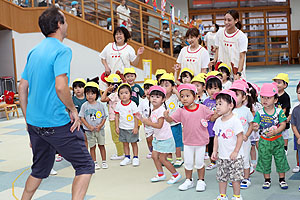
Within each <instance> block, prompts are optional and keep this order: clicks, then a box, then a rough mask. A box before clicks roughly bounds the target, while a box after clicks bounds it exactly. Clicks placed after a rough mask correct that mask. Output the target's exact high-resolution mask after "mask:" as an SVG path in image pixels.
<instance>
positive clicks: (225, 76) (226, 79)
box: [218, 63, 232, 90]
mask: <svg viewBox="0 0 300 200" xmlns="http://www.w3.org/2000/svg"><path fill="white" fill-rule="evenodd" d="M218 70H219V72H222V88H223V89H226V90H227V89H229V88H230V87H231V85H232V82H231V81H230V73H231V69H230V67H228V65H226V63H221V64H220V65H219V66H218Z"/></svg>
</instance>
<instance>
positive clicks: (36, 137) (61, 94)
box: [19, 7, 95, 200]
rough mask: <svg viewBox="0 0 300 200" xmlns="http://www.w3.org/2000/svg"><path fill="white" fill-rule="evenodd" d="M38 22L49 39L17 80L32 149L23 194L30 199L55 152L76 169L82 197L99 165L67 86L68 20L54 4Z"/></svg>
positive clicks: (74, 189)
mask: <svg viewBox="0 0 300 200" xmlns="http://www.w3.org/2000/svg"><path fill="white" fill-rule="evenodd" d="M39 26H40V29H41V31H42V33H43V34H44V35H45V37H46V38H45V39H44V40H43V41H42V42H41V43H39V44H38V45H37V46H36V47H34V48H33V49H32V50H31V51H30V52H29V54H28V57H27V63H26V66H25V69H24V72H23V73H22V79H21V81H20V85H19V98H20V105H21V109H22V111H23V114H24V117H25V120H26V123H27V129H28V133H29V136H30V142H31V145H32V152H33V165H32V167H31V169H32V172H31V174H30V176H29V177H28V179H27V182H26V185H25V189H24V192H23V195H22V199H24V200H27V199H31V198H32V196H33V195H34V193H35V191H36V190H37V188H38V187H39V185H40V183H41V181H42V179H44V178H47V177H48V176H49V174H50V171H51V169H52V167H53V164H54V159H55V153H56V151H58V152H59V153H60V154H61V155H62V156H63V157H64V158H66V160H68V161H70V162H71V164H72V166H73V167H74V169H75V171H76V176H75V178H74V182H73V187H72V196H73V198H74V199H84V197H85V194H86V191H87V188H88V184H89V182H90V179H91V175H92V174H93V173H94V171H95V165H94V162H93V160H92V158H91V156H90V154H89V152H88V150H87V148H86V146H85V144H84V135H83V133H82V131H81V130H80V120H79V117H78V112H77V109H76V108H75V106H74V104H73V101H72V98H71V95H70V90H69V87H68V83H69V76H70V62H71V59H72V51H71V49H70V48H69V47H67V46H66V45H64V44H63V43H62V41H63V39H64V38H65V37H66V36H67V28H68V24H67V22H66V18H65V16H64V14H63V13H62V12H61V11H59V10H58V9H57V8H56V7H51V8H49V9H47V10H45V11H44V12H43V13H42V14H41V16H40V17H39ZM67 110H68V111H67ZM73 198H72V199H73Z"/></svg>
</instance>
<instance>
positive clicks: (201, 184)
mask: <svg viewBox="0 0 300 200" xmlns="http://www.w3.org/2000/svg"><path fill="white" fill-rule="evenodd" d="M205 189H206V184H205V182H204V181H202V180H198V181H197V186H196V191H197V192H203V191H205Z"/></svg>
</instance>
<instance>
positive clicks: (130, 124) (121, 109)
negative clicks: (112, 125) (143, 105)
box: [115, 100, 138, 130]
mask: <svg viewBox="0 0 300 200" xmlns="http://www.w3.org/2000/svg"><path fill="white" fill-rule="evenodd" d="M137 112H138V108H137V106H136V104H135V103H134V102H133V101H131V100H130V101H129V103H128V104H123V103H122V101H119V102H118V103H117V106H116V108H115V113H116V114H119V115H120V117H119V128H121V129H124V130H132V129H134V115H135V114H136V113H137Z"/></svg>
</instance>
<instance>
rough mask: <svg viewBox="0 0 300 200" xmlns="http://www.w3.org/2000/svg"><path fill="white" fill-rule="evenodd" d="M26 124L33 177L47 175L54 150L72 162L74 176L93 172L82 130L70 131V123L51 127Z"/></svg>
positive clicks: (93, 167)
mask: <svg viewBox="0 0 300 200" xmlns="http://www.w3.org/2000/svg"><path fill="white" fill-rule="evenodd" d="M27 125H28V132H29V137H30V142H31V145H32V153H33V164H32V166H31V170H32V172H31V175H32V176H33V177H35V178H39V179H43V178H47V177H48V176H49V174H50V171H51V169H52V167H53V164H54V160H55V153H56V151H58V153H59V154H61V155H62V157H64V158H65V159H66V160H67V161H69V162H70V163H71V164H72V166H73V168H74V169H75V171H76V173H75V174H76V176H78V175H81V174H93V173H94V172H95V164H94V161H93V159H92V157H91V155H90V154H89V152H88V150H87V148H86V146H85V143H84V135H83V132H82V131H81V130H79V131H77V130H75V131H74V132H73V133H72V132H70V128H71V123H68V124H66V125H64V126H59V127H53V128H40V127H36V126H32V125H30V124H27Z"/></svg>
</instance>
